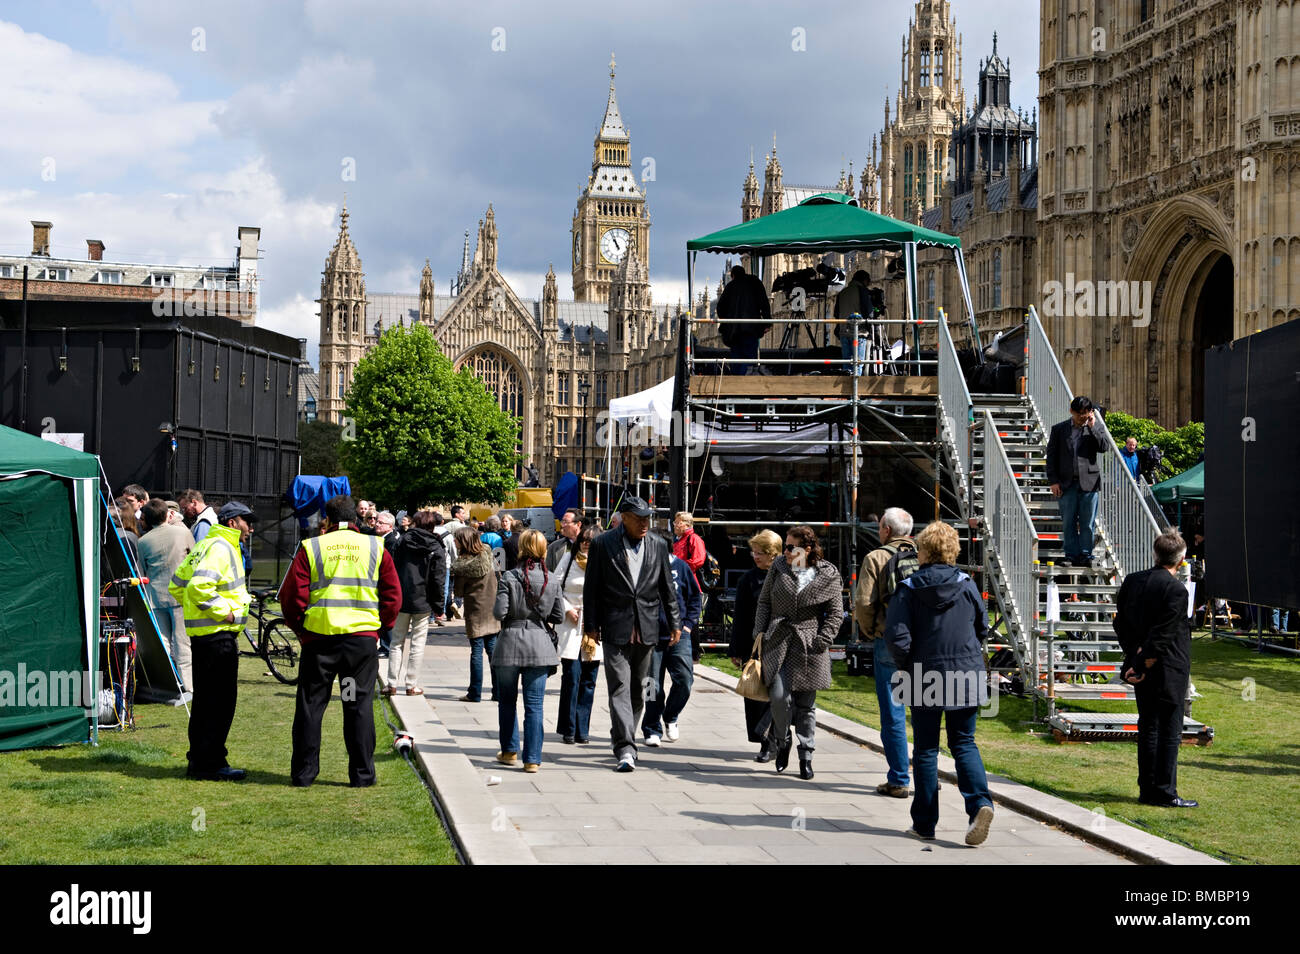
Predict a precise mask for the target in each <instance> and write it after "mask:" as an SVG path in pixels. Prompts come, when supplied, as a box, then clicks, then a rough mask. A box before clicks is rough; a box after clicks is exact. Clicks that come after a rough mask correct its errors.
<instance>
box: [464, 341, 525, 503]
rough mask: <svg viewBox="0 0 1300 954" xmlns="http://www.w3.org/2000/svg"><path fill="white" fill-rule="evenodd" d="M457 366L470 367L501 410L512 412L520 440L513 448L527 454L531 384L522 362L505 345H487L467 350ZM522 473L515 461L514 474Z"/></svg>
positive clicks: (518, 476) (520, 475) (516, 475)
mask: <svg viewBox="0 0 1300 954" xmlns="http://www.w3.org/2000/svg"><path fill="white" fill-rule="evenodd" d="M456 368H457V370H459V369H461V368H469V369H470V371H472V372H473V374H474V376H475V377H476V378H478V379H479V380H480V381H482V382H483V384H484V386H485V387H486V388H487V390H488V393H489V394H491V395H492V396H493V397H494V398H496V401H497V405H498V406H499V407H500V408H501V410H503V411H505V412H506V413H507V414H512V415H514V416H515V418H517V419H518V420H519V422H520V425H521V427H520V443H519V444H518V445H517V446H516V449H517V450H518V451H519V453H520V454H524V455H525V456H527V455H528V454H530V453H531V450H529V449H528V448H529V446H530V444H531V441H530V436H531V435H532V432H533V424H532V408H531V405H530V403H529V401H528V395H529V393H530V391H531V388H532V385H531V384H530V382H529V380H528V373H527V372H526V371H525V370H524V368H523V365H521V364H520V363H519V362H518V360H516V359H515V357H514V355H512V354H510V353H509V352H508V351H506V350H505V349H504V348H501V347H498V346H494V345H487V346H485V347H482V348H478V349H476V350H474V351H472V352H470V353H469V354H467V355H466V356H465V357H463V358H462V359H461V360H460V361H459V362H457V365H456ZM522 475H523V469H522V467H521V466H518V465H517V466H516V467H515V478H516V479H519V478H521V477H522Z"/></svg>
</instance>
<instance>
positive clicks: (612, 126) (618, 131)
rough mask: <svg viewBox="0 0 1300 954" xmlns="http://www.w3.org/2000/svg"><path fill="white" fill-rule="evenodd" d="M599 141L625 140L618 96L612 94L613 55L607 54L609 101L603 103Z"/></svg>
mask: <svg viewBox="0 0 1300 954" xmlns="http://www.w3.org/2000/svg"><path fill="white" fill-rule="evenodd" d="M600 138H601V139H621V140H626V139H628V138H630V137H629V136H628V132H627V128H626V127H625V126H624V125H623V114H622V113H620V112H619V111H618V96H617V95H616V94H615V92H614V54H613V53H611V54H609V100H608V101H607V102H606V103H605V118H604V119H603V120H601V123H600Z"/></svg>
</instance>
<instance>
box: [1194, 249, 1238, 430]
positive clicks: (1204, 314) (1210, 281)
mask: <svg viewBox="0 0 1300 954" xmlns="http://www.w3.org/2000/svg"><path fill="white" fill-rule="evenodd" d="M1233 303H1234V298H1233V270H1232V259H1231V258H1230V257H1228V256H1227V255H1224V254H1220V255H1210V256H1207V257H1206V259H1205V262H1204V264H1203V265H1202V266H1201V269H1200V271H1199V287H1196V286H1193V289H1192V290H1191V294H1189V295H1188V307H1189V310H1190V318H1191V341H1192V354H1191V359H1192V360H1191V367H1190V369H1189V370H1190V377H1191V392H1192V406H1191V418H1190V419H1191V420H1193V421H1204V420H1205V399H1206V394H1205V351H1206V349H1207V348H1212V347H1214V346H1215V345H1221V344H1225V343H1226V342H1229V341H1231V340H1232V339H1233V323H1234V312H1233V307H1234V305H1233Z"/></svg>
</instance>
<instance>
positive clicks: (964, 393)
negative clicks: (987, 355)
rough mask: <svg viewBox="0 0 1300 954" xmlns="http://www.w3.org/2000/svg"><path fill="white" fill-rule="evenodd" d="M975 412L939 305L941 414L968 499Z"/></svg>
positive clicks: (962, 486)
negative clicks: (973, 416) (968, 464)
mask: <svg viewBox="0 0 1300 954" xmlns="http://www.w3.org/2000/svg"><path fill="white" fill-rule="evenodd" d="M973 412H974V406H973V404H972V402H971V397H970V389H969V388H967V387H966V377H965V375H963V374H962V373H961V362H960V361H958V360H957V346H956V345H955V344H953V340H952V333H951V332H949V330H948V320H947V315H945V314H944V312H943V309H939V414H940V420H941V421H942V424H943V427H944V429H945V430H946V432H947V433H946V434H945V437H946V438H947V439H948V440H949V441H951V443H952V448H953V467H954V469H955V470H956V471H957V479H958V483H959V484H960V485H961V489H962V490H963V491H964V492H965V493H966V494H967V495H968V500H969V493H970V474H969V473H968V472H967V469H966V462H967V459H968V458H969V457H970V431H969V426H970V423H971V421H972V419H973V418H972V415H973ZM971 503H972V504H973V501H971Z"/></svg>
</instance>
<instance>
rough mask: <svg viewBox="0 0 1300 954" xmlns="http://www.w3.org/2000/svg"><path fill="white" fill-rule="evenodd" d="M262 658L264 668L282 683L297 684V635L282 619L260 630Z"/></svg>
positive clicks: (298, 653) (298, 651) (298, 652)
mask: <svg viewBox="0 0 1300 954" xmlns="http://www.w3.org/2000/svg"><path fill="white" fill-rule="evenodd" d="M261 651H262V658H263V659H264V660H265V661H266V667H267V668H268V669H270V670H271V675H273V676H275V678H276V679H279V680H280V681H281V682H282V683H284V684H285V685H289V686H294V685H297V684H298V657H299V655H300V653H301V651H300V649H299V646H298V636H297V634H296V633H295V632H294V631H293V630H292V629H290V628H289V624H288V623H286V622H285V621H284V620H282V619H277V620H274V621H272V622H270V623H268V624H267V625H266V627H265V628H264V629H263V630H262V644H261Z"/></svg>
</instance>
